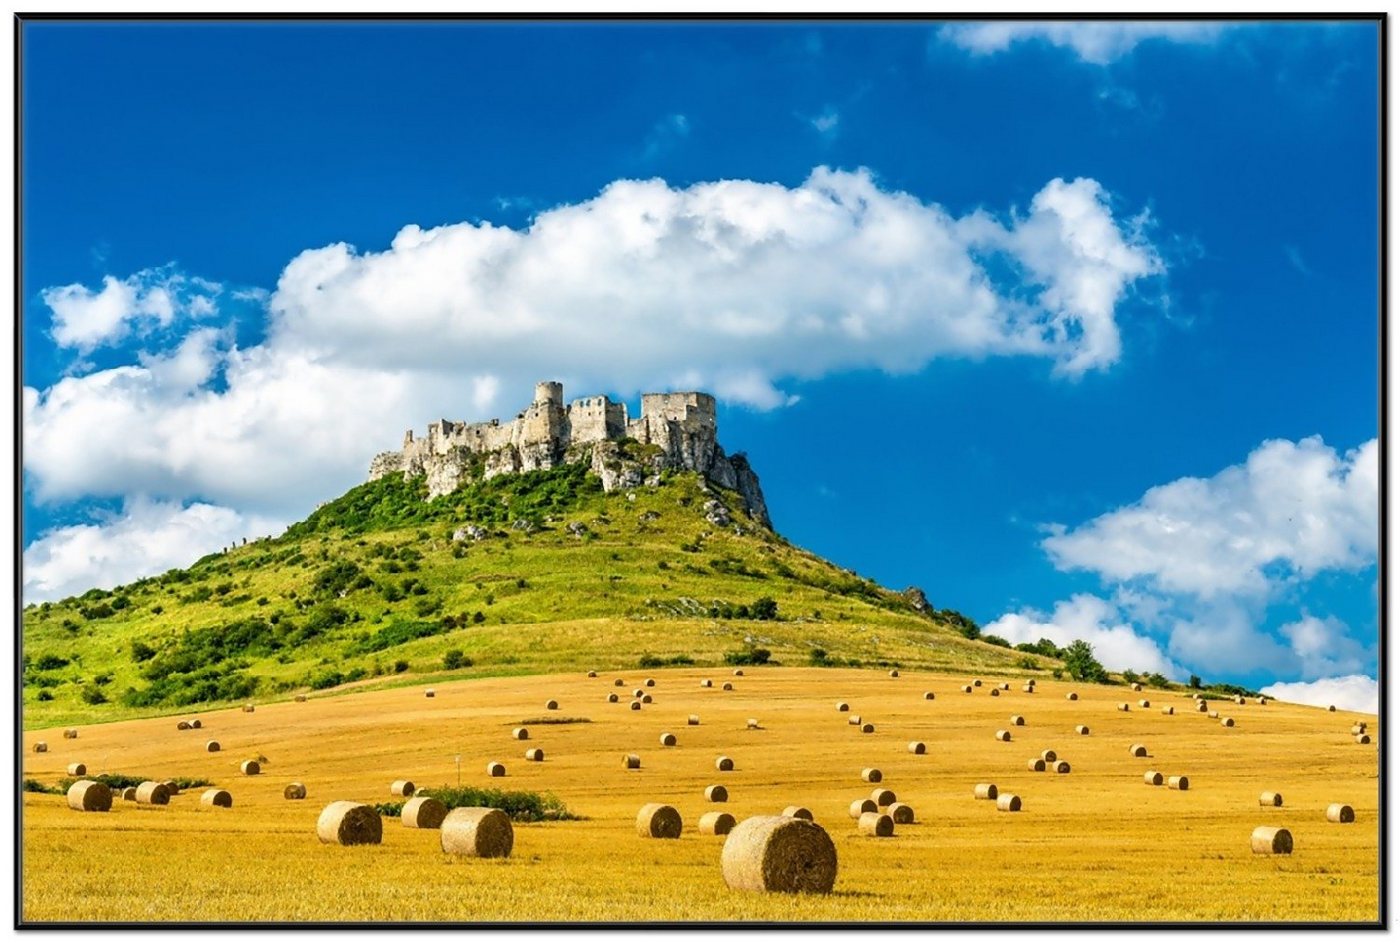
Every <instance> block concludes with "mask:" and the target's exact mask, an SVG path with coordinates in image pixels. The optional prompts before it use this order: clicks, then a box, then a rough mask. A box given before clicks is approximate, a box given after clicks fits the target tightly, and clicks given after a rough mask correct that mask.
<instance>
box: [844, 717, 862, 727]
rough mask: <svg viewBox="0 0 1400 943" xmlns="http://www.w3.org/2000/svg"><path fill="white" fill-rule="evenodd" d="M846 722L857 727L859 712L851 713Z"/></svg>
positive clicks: (858, 724)
mask: <svg viewBox="0 0 1400 943" xmlns="http://www.w3.org/2000/svg"><path fill="white" fill-rule="evenodd" d="M846 723H848V724H850V725H851V726H852V727H859V726H860V715H859V714H852V715H851V717H850V719H849V720H847V721H846Z"/></svg>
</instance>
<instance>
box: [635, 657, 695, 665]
mask: <svg viewBox="0 0 1400 943" xmlns="http://www.w3.org/2000/svg"><path fill="white" fill-rule="evenodd" d="M693 664H695V659H694V658H691V657H690V656H689V655H672V656H671V657H670V658H661V657H659V656H657V655H651V654H645V655H643V656H642V657H641V658H639V659H637V665H638V666H639V667H642V668H664V667H666V666H667V665H693Z"/></svg>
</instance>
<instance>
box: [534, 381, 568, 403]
mask: <svg viewBox="0 0 1400 943" xmlns="http://www.w3.org/2000/svg"><path fill="white" fill-rule="evenodd" d="M535 405H536V406H555V407H558V408H559V409H563V408H564V384H562V383H558V382H555V381H554V380H546V381H544V382H542V383H536V384H535Z"/></svg>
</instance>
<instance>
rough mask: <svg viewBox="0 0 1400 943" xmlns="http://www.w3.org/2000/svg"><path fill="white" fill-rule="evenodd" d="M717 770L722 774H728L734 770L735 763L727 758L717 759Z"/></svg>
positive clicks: (720, 757)
mask: <svg viewBox="0 0 1400 943" xmlns="http://www.w3.org/2000/svg"><path fill="white" fill-rule="evenodd" d="M715 769H717V770H719V771H720V772H721V773H727V772H729V771H730V770H732V769H734V761H733V760H731V759H730V758H729V757H727V756H719V757H715Z"/></svg>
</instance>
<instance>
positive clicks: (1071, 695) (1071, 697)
mask: <svg viewBox="0 0 1400 943" xmlns="http://www.w3.org/2000/svg"><path fill="white" fill-rule="evenodd" d="M1065 700H1066V701H1077V700H1079V695H1078V694H1075V693H1074V692H1073V691H1071V692H1069V693H1068V694H1066V695H1065Z"/></svg>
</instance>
